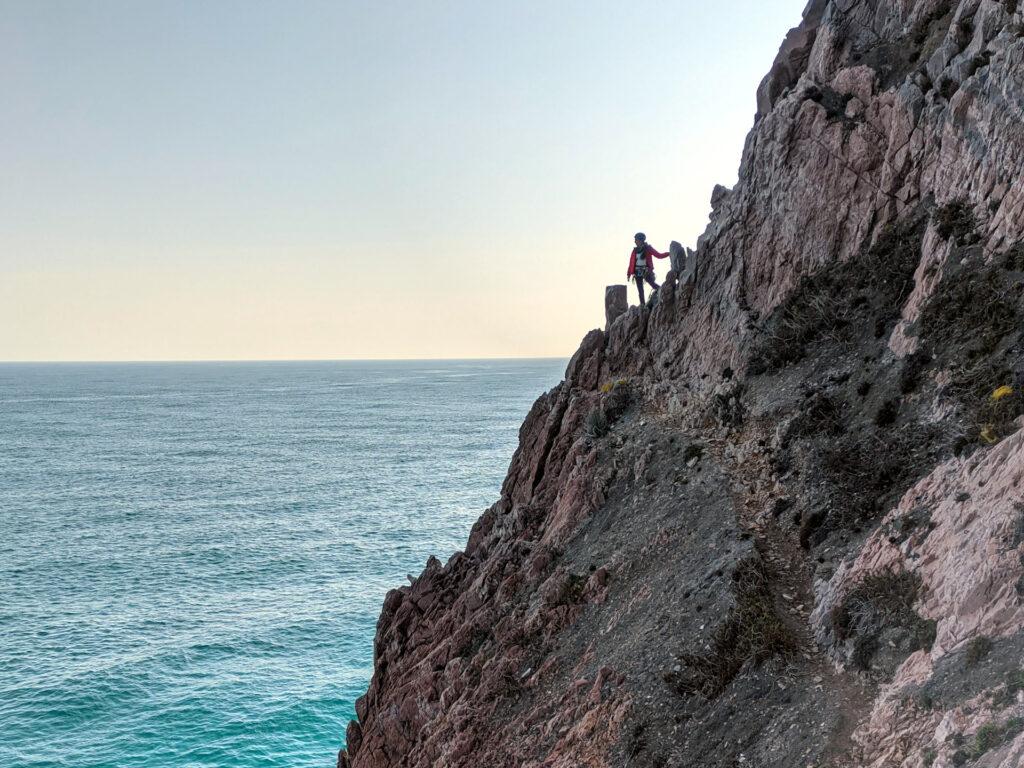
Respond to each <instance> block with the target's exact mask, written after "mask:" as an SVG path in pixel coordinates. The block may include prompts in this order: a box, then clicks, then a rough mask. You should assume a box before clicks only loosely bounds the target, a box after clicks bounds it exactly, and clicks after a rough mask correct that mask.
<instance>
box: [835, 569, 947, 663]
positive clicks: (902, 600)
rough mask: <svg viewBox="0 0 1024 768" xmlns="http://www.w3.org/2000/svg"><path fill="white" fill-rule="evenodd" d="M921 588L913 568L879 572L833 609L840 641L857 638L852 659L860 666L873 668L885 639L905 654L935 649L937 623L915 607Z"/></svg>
mask: <svg viewBox="0 0 1024 768" xmlns="http://www.w3.org/2000/svg"><path fill="white" fill-rule="evenodd" d="M920 589H921V580H920V578H919V577H918V576H917V575H916V574H913V573H911V572H910V571H902V572H901V573H898V574H892V573H885V574H876V575H873V576H870V577H868V578H867V579H865V580H864V581H863V582H861V583H860V584H859V585H857V587H855V588H854V589H853V590H852V591H851V592H850V593H849V594H848V595H847V596H846V599H845V600H844V601H843V602H842V603H841V604H840V605H838V606H836V607H835V608H834V609H833V610H832V615H831V620H832V630H833V633H834V635H835V638H836V641H837V642H839V643H844V642H847V641H848V640H852V641H853V648H852V652H851V661H852V662H853V663H854V664H855V665H856V666H857V667H858V668H860V669H863V670H868V669H870V668H871V664H872V660H873V658H874V656H875V654H876V653H877V652H878V649H879V647H880V646H881V644H882V642H883V640H884V641H885V643H886V644H887V645H888V646H890V647H893V648H896V649H897V650H899V651H900V652H901V653H903V654H904V655H909V654H911V653H913V652H914V651H918V650H930V649H931V647H932V643H934V642H935V628H936V624H935V622H934V621H931V620H927V619H922V618H921V617H920V616H919V615H918V614H917V613H916V612H915V611H914V608H913V606H914V603H915V602H916V601H917V598H918V594H919V592H920Z"/></svg>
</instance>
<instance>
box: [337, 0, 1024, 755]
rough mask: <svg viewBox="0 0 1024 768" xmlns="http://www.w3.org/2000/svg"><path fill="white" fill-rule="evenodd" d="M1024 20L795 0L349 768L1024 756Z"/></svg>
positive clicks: (402, 633)
mask: <svg viewBox="0 0 1024 768" xmlns="http://www.w3.org/2000/svg"><path fill="white" fill-rule="evenodd" d="M1022 10H1024V9H1022V8H1021V7H1018V2H1017V0H1002V1H999V2H996V1H995V0H961V2H954V1H951V0H811V2H810V3H809V4H808V7H807V9H806V11H805V13H804V18H803V21H802V22H801V24H800V25H799V26H798V27H796V28H795V29H794V30H792V31H791V32H790V34H789V35H788V36H787V38H786V40H785V41H784V43H783V45H782V47H781V48H780V51H779V56H778V58H777V60H776V62H775V63H774V64H773V66H772V68H771V70H770V72H769V73H768V74H767V75H766V77H765V79H764V81H763V82H762V84H761V86H760V88H759V90H758V114H757V118H756V121H755V124H754V127H753V129H752V130H751V132H750V134H749V136H748V138H747V141H746V145H745V148H744V151H743V158H742V163H741V167H740V174H739V182H738V183H737V185H736V186H735V187H734V188H733V189H730V190H726V189H724V188H716V190H715V192H714V198H715V199H714V209H713V212H712V216H711V221H710V223H709V225H708V228H707V230H706V231H705V233H704V235H703V236H702V237H701V238H700V240H699V242H698V248H697V252H696V255H695V256H692V257H691V258H692V259H693V261H692V264H691V262H690V259H688V260H687V265H688V270H689V269H692V270H693V271H692V273H688V277H687V279H686V281H685V282H683V283H680V282H678V281H676V280H674V279H673V278H672V277H669V278H668V279H666V282H665V284H664V286H663V288H662V290H661V291H659V293H658V298H657V301H656V302H655V303H654V304H653V306H652V307H650V308H640V307H634V308H631V309H628V310H627V311H625V312H622V313H620V312H618V311H616V312H614V313H610V314H609V315H608V321H609V322H608V326H607V327H606V329H605V330H595V331H592V332H590V333H589V334H588V335H587V336H586V337H585V338H584V339H583V342H582V343H581V345H580V348H579V350H578V351H577V352H576V354H575V355H574V356H573V358H572V360H571V361H570V363H569V366H568V368H567V370H566V375H565V380H564V381H563V382H562V383H561V384H560V385H559V386H557V387H555V388H554V389H553V390H551V391H550V392H548V393H546V394H545V395H543V396H542V397H540V398H539V399H538V400H537V402H536V403H535V404H534V406H533V409H532V410H531V412H530V414H529V415H528V416H527V418H526V421H525V422H524V424H523V426H522V428H521V430H520V444H519V448H518V450H517V451H516V453H515V455H514V456H513V457H512V460H511V464H510V466H509V471H508V476H507V478H506V480H505V483H504V485H503V488H502V492H501V497H500V499H499V500H498V501H497V502H496V503H495V504H494V505H493V506H492V507H491V508H490V509H488V510H487V511H486V512H484V514H483V515H482V517H481V518H480V519H479V520H478V521H477V523H476V524H475V525H474V527H473V530H472V533H471V534H470V536H469V540H468V542H467V544H466V547H465V550H464V551H463V552H459V553H456V554H455V555H454V556H452V557H451V558H450V559H449V561H448V562H447V563H444V564H442V563H441V562H439V561H438V560H436V559H433V558H432V559H431V560H430V561H429V562H428V563H427V565H426V568H425V570H424V571H423V573H422V574H421V575H420V576H419V577H418V578H416V579H415V580H414V582H413V583H412V584H411V585H409V586H404V587H401V588H399V589H396V590H393V591H392V592H390V593H389V594H388V596H387V599H386V601H385V603H384V606H383V610H382V613H381V617H380V620H379V622H378V625H377V634H376V638H375V641H374V664H375V671H374V675H373V679H372V682H371V684H370V687H369V690H368V691H367V693H366V695H365V696H363V697H362V698H360V699H359V701H358V702H357V705H356V710H357V715H358V719H357V720H356V721H353V722H352V723H351V724H350V726H349V729H348V733H347V737H346V749H344V750H342V752H341V753H340V755H339V759H338V764H339V766H341V767H342V768H346V767H348V766H352V767H353V768H366V767H369V766H372V767H374V768H398V767H399V766H403V767H409V768H413V767H414V766H415V767H416V768H420V767H422V768H426V767H427V766H432V767H434V768H442V767H443V768H457V767H459V766H466V767H467V768H468V767H469V766H488V767H492V766H493V767H496V768H500V767H502V766H509V767H511V766H517V767H518V766H535V767H537V768H540V767H542V766H550V767H554V766H565V767H566V768H568V767H569V766H595V767H605V766H607V767H608V768H612V767H613V766H614V767H615V768H622V766H633V765H635V766H664V767H668V766H679V767H680V768H682V766H697V765H699V766H722V768H726V767H728V768H735V767H736V766H805V765H811V766H816V767H823V766H835V767H838V766H873V767H877V768H883V766H884V767H886V768H888V767H889V766H899V767H900V768H920V767H923V766H936V767H937V768H946V767H947V766H960V765H972V766H974V765H977V766H986V768H1011V767H1012V766H1018V765H1020V762H1021V760H1022V759H1024V758H1022V756H1024V719H1022V718H1024V631H1022V630H1024V431H1021V430H1020V426H1021V424H1022V419H1024V337H1022V335H1021V330H1022V328H1024V183H1022V179H1024V167H1022V166H1024V15H1022ZM613 315H614V316H613Z"/></svg>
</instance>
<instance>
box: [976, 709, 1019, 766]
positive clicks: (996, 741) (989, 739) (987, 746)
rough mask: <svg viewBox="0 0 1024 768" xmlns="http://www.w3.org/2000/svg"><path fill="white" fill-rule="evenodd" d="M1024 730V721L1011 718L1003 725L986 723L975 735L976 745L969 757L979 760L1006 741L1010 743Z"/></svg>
mask: <svg viewBox="0 0 1024 768" xmlns="http://www.w3.org/2000/svg"><path fill="white" fill-rule="evenodd" d="M1022 729H1024V719H1021V718H1019V717H1011V718H1010V719H1009V720H1007V721H1006V722H1005V723H1002V724H1001V725H999V724H996V723H985V724H984V725H983V726H981V728H979V729H978V730H977V732H976V733H975V734H974V743H973V744H972V746H971V751H970V754H969V755H968V757H969V758H970V759H971V760H977V759H978V758H979V757H981V756H982V755H984V754H985V753H986V752H988V751H989V750H992V749H995V748H996V747H998V746H999V745H1000V744H1002V743H1003V742H1005V741H1009V740H1010V739H1012V738H1013V737H1014V736H1016V735H1017V734H1018V733H1020V732H1021V730H1022Z"/></svg>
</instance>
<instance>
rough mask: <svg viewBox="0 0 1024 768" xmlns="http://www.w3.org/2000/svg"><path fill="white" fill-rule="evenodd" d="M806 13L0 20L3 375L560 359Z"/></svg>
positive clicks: (484, 10)
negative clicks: (16, 368)
mask: <svg viewBox="0 0 1024 768" xmlns="http://www.w3.org/2000/svg"><path fill="white" fill-rule="evenodd" d="M803 6H804V0H799V1H798V0H771V1H770V2H752V1H749V2H741V3H740V5H739V7H736V6H733V7H731V9H730V12H729V13H728V14H726V13H724V12H720V11H719V10H718V9H717V8H715V7H708V6H707V5H706V4H702V3H697V2H695V1H693V0H689V1H685V2H679V3H675V4H667V3H662V2H657V1H656V0H644V1H642V2H638V3H635V4H632V5H631V6H630V7H629V8H625V7H621V6H620V5H619V4H617V3H612V2H607V1H605V0H601V1H599V2H588V3H584V2H582V0H567V1H566V2H563V3H558V4H548V3H541V2H537V1H536V0H529V1H524V2H517V3H514V4H511V5H509V6H499V7H496V6H481V5H479V4H476V3H471V2H469V0H446V1H445V2H439V3H432V4H413V3H408V2H405V3H403V2H399V1H398V0H390V1H388V2H374V3H370V2H365V1H362V0H359V1H355V0H354V1H352V2H345V3H336V2H332V1H331V0H303V2H299V3H294V4H289V5H288V6H287V7H286V6H283V5H280V4H277V3H272V2H241V1H240V0H225V2H222V3H217V4H208V3H200V2H197V1H196V0H184V1H183V2H181V3H176V4H173V5H165V4H138V3H134V2H131V1H130V0H98V1H97V2H95V3H90V4H87V5H86V4H77V3H71V2H66V1H65V0H39V1H38V2H33V3H20V2H15V1H14V0H0V10H2V11H3V13H0V104H2V105H3V106H2V107H0V110H2V117H3V120H0V139H2V140H0V174H2V175H3V177H4V179H5V181H6V183H5V184H4V185H3V187H2V188H0V360H3V361H11V362H14V361H17V362H42V361H52V362H62V361H82V362H94V361H95V362H100V361H111V362H129V361H150V360H151V361H193V360H204V361H228V360H254V361H262V360H374V359H393V360H409V359H518V358H543V357H568V356H569V355H571V354H572V352H573V351H574V350H575V349H576V347H577V345H578V343H579V340H580V339H582V338H583V336H584V335H585V334H586V332H587V331H588V330H589V329H591V328H594V327H600V326H602V325H603V324H604V316H603V297H604V287H605V286H606V285H610V284H615V283H623V282H625V270H626V260H627V255H628V252H629V249H630V248H631V247H632V236H633V233H634V232H636V231H637V230H643V231H645V232H646V233H647V235H648V239H649V241H650V242H651V244H652V245H654V247H655V248H657V249H659V250H662V251H665V250H667V249H668V244H669V242H670V241H671V240H678V241H680V242H682V243H683V244H684V245H689V246H693V245H695V242H696V239H697V237H698V235H700V234H701V232H703V230H704V228H705V226H706V224H707V216H708V213H709V211H710V196H711V190H712V188H713V187H714V185H715V184H717V183H721V184H724V185H726V186H731V185H732V184H734V183H735V181H736V176H737V169H738V166H739V160H740V153H741V150H742V147H743V141H744V138H745V136H746V134H747V132H748V131H749V129H750V127H751V126H752V124H753V116H754V111H755V91H756V88H757V85H758V83H759V82H760V80H761V78H762V77H763V76H764V75H765V73H767V72H768V70H769V68H770V66H771V63H772V60H773V59H774V57H775V54H776V52H777V50H778V47H779V44H780V43H781V42H782V39H783V37H784V36H785V33H786V31H787V30H788V29H789V28H791V27H793V26H795V25H796V24H797V23H799V21H800V13H801V11H802V9H803ZM657 267H658V278H659V280H660V279H661V278H662V277H663V276H664V274H665V271H666V270H667V263H666V262H658V264H657ZM630 300H631V302H633V303H635V302H636V297H635V290H634V289H633V288H632V287H631V288H630Z"/></svg>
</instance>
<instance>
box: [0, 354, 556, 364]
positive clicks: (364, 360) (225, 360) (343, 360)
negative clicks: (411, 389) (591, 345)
mask: <svg viewBox="0 0 1024 768" xmlns="http://www.w3.org/2000/svg"><path fill="white" fill-rule="evenodd" d="M571 357H572V355H539V356H523V357H310V358H298V357H296V358H291V357H271V358H237V359H236V358H195V359H190V360H186V359H178V360H168V359H153V360H0V365H105V364H109V365H144V364H174V363H413V362H471V361H477V360H491V361H495V362H501V361H505V360H568V359H570V358H571Z"/></svg>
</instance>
